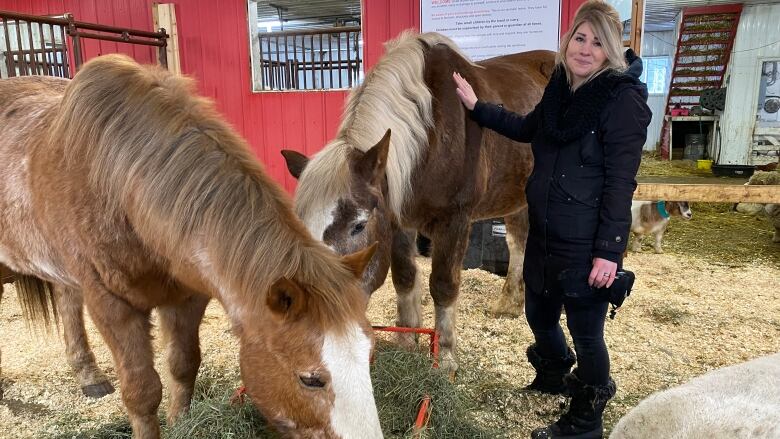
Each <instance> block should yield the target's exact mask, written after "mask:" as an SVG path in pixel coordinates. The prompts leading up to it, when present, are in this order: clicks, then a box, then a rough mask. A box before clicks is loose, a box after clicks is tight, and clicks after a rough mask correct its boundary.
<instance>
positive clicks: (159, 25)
mask: <svg viewBox="0 0 780 439" xmlns="http://www.w3.org/2000/svg"><path fill="white" fill-rule="evenodd" d="M152 18H153V20H154V28H155V30H159V29H165V31H166V32H167V33H168V44H167V46H166V48H165V53H166V59H167V61H168V71H169V72H171V73H175V74H177V75H180V74H181V61H180V59H179V31H178V30H177V27H176V9H175V7H174V4H173V3H154V4H153V5H152Z"/></svg>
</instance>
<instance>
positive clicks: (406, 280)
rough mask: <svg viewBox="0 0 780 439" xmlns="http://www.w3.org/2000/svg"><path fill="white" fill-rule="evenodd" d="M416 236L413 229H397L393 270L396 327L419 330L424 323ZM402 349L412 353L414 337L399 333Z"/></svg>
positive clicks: (391, 263) (392, 258)
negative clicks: (415, 257) (396, 308)
mask: <svg viewBox="0 0 780 439" xmlns="http://www.w3.org/2000/svg"><path fill="white" fill-rule="evenodd" d="M416 237H417V233H416V232H414V231H412V230H401V229H396V230H395V231H394V232H393V244H392V247H391V251H390V267H391V273H392V275H393V286H394V287H395V293H396V295H397V303H398V320H397V321H396V325H397V326H402V327H407V328H419V327H420V325H421V324H422V302H421V296H422V283H421V282H420V273H419V270H418V269H417V263H416V262H415V260H414V256H415V255H416V253H417V251H416ZM398 342H399V344H400V345H401V346H403V347H405V348H407V349H409V350H412V349H414V348H415V347H416V346H417V343H416V337H415V334H411V333H399V334H398Z"/></svg>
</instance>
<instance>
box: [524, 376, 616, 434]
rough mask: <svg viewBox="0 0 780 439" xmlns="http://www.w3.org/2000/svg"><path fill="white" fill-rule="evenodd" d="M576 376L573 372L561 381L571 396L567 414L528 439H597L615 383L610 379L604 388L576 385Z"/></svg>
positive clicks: (601, 431) (601, 429) (601, 430)
mask: <svg viewBox="0 0 780 439" xmlns="http://www.w3.org/2000/svg"><path fill="white" fill-rule="evenodd" d="M576 373H577V369H574V372H572V373H570V374H567V375H566V377H565V378H564V381H566V385H567V386H568V388H569V391H570V392H571V395H572V397H571V404H569V411H568V412H566V413H564V414H563V416H561V418H560V419H558V420H557V421H555V423H553V424H551V425H548V426H547V427H544V428H537V429H536V430H534V431H533V432H532V433H531V438H532V439H559V438H561V439H563V438H566V439H601V437H602V435H603V434H604V426H603V425H602V422H601V421H602V418H601V417H602V415H603V414H604V407H606V406H607V401H609V399H610V398H612V397H613V396H615V390H616V386H615V382H614V381H612V378H610V379H609V382H608V383H607V384H606V385H604V386H590V385H587V384H585V383H583V382H582V381H580V379H579V378H578V377H577V375H576Z"/></svg>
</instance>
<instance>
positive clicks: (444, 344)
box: [429, 217, 470, 377]
mask: <svg viewBox="0 0 780 439" xmlns="http://www.w3.org/2000/svg"><path fill="white" fill-rule="evenodd" d="M469 227H470V224H469V221H468V218H466V217H451V218H449V221H448V222H446V223H440V224H437V225H436V226H435V229H434V233H433V253H432V256H431V263H432V269H431V278H430V281H429V282H430V283H429V284H430V289H431V297H433V303H434V310H435V318H436V331H438V333H439V347H440V349H439V355H440V366H441V368H442V369H443V370H445V371H446V372H448V373H449V374H450V376H451V377H454V375H455V372H456V371H457V369H458V362H457V346H456V339H457V326H456V320H457V302H458V292H459V291H458V290H459V288H460V272H461V266H462V264H463V257H464V256H465V254H466V246H467V244H468V238H469Z"/></svg>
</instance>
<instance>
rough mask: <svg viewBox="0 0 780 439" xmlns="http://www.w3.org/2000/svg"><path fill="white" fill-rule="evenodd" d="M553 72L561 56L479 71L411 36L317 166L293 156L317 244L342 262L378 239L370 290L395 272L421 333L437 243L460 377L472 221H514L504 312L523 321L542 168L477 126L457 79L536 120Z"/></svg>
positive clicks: (397, 47)
mask: <svg viewBox="0 0 780 439" xmlns="http://www.w3.org/2000/svg"><path fill="white" fill-rule="evenodd" d="M553 67H554V53H552V52H546V51H534V52H528V53H523V54H517V55H509V56H503V57H498V58H493V59H489V60H486V61H482V62H480V63H478V64H473V63H471V62H470V61H468V60H467V59H466V58H465V57H464V56H463V55H462V54H461V53H460V51H459V50H458V48H457V47H456V46H455V44H454V43H453V42H452V41H451V40H449V39H448V38H446V37H444V36H442V35H439V34H436V33H426V34H421V35H414V34H411V33H404V34H402V35H401V36H399V38H398V39H396V40H394V41H391V42H390V43H388V45H387V53H386V54H385V55H384V56H383V58H382V59H381V60H380V61H379V63H378V64H377V65H376V66H375V67H374V68H373V70H372V71H371V72H370V73H369V74H368V76H367V77H366V79H365V81H364V82H363V84H362V85H360V86H359V87H357V88H356V89H354V90H353V91H352V92H351V93H350V96H349V99H348V101H347V104H346V108H345V111H344V116H343V120H342V123H341V127H340V128H339V132H338V134H337V136H336V139H335V140H333V141H331V142H330V143H329V144H328V145H326V146H325V148H324V149H323V150H322V151H320V152H319V153H318V154H317V155H315V156H314V157H313V158H312V160H311V161H308V159H307V158H306V157H304V156H302V155H300V154H297V153H294V152H290V151H286V152H285V153H284V154H285V157H286V158H287V162H288V169H289V170H290V172H291V173H292V174H293V175H296V176H299V179H300V181H299V184H298V189H297V193H296V199H295V202H296V211H297V213H298V215H299V216H300V217H301V218H302V219H303V221H304V223H305V224H306V225H307V226H308V227H309V230H310V231H311V232H312V234H313V235H314V236H315V237H318V238H321V239H322V240H323V241H324V242H325V243H326V244H328V245H329V246H331V247H332V248H334V249H335V250H336V251H337V252H339V253H347V252H351V251H354V250H356V249H360V248H363V247H365V246H367V245H368V244H369V243H371V242H373V241H374V240H379V242H380V244H379V252H378V255H377V257H376V258H375V259H374V261H372V264H371V266H370V267H369V270H368V273H367V275H366V276H364V279H363V281H364V288H365V289H366V290H368V291H373V290H374V289H376V288H377V287H378V286H379V285H380V284H381V283H382V281H383V280H384V278H385V276H386V275H387V269H388V265H390V266H391V267H392V274H393V283H394V285H395V288H396V293H397V294H398V322H397V323H398V324H399V325H403V326H418V325H419V324H420V315H421V310H420V306H421V305H420V282H419V280H418V278H417V268H416V266H415V263H414V258H413V256H414V254H415V245H414V243H415V240H414V236H415V231H416V230H419V231H422V232H423V233H424V234H425V235H426V236H428V237H430V238H431V239H432V242H433V253H432V258H433V261H432V264H433V268H432V272H431V277H430V291H431V296H433V301H434V304H435V314H436V329H438V330H439V331H440V332H441V339H440V341H441V354H442V363H443V367H447V368H448V369H449V370H450V371H454V370H455V369H456V368H457V363H456V359H455V339H456V335H455V317H456V302H457V297H458V289H459V284H460V267H461V263H462V260H463V256H464V254H465V251H466V246H467V243H468V235H469V227H470V224H471V222H472V221H475V220H478V219H484V218H492V217H497V216H503V217H504V219H505V221H506V225H507V243H508V244H509V248H510V253H511V256H510V264H509V273H508V274H507V279H506V283H505V284H504V288H503V291H502V294H501V297H500V299H499V301H498V304H497V305H496V306H494V310H495V311H497V312H499V313H510V314H516V315H517V314H519V313H520V312H522V305H523V285H522V265H523V253H524V246H525V238H526V235H527V212H526V200H525V193H524V190H523V188H524V187H525V182H526V180H527V179H528V175H529V173H530V172H531V167H532V163H533V158H532V155H531V148H530V146H529V145H527V144H518V143H515V142H512V141H511V140H509V139H507V138H505V137H503V136H500V135H498V134H496V133H495V132H493V131H489V130H484V131H483V130H482V129H481V128H480V127H479V126H478V125H477V124H476V123H474V122H473V121H471V120H470V119H469V115H468V114H467V112H466V110H465V109H464V108H463V106H462V105H461V104H460V101H459V100H458V98H457V96H456V94H455V85H454V83H453V80H452V73H453V72H454V71H458V72H460V73H461V74H462V75H463V76H464V77H465V78H466V79H468V81H469V82H470V83H471V84H472V85H473V86H474V89H475V90H476V93H477V95H479V96H480V97H481V98H483V99H485V100H487V101H491V102H497V103H502V104H504V105H505V106H507V107H508V108H511V109H512V110H515V111H517V112H519V113H526V112H529V111H530V110H531V109H533V106H534V105H535V103H537V102H538V101H539V100H540V98H541V95H542V91H543V90H544V86H545V84H546V83H547V81H548V79H549V77H550V74H551V73H552V69H553ZM388 128H390V129H391V130H392V135H391V134H390V131H388V132H387V133H385V130H387V129H388ZM383 134H384V135H385V136H384V137H382V135H383ZM380 138H382V140H380V141H379V143H376V142H377V140H378V139H380Z"/></svg>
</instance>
